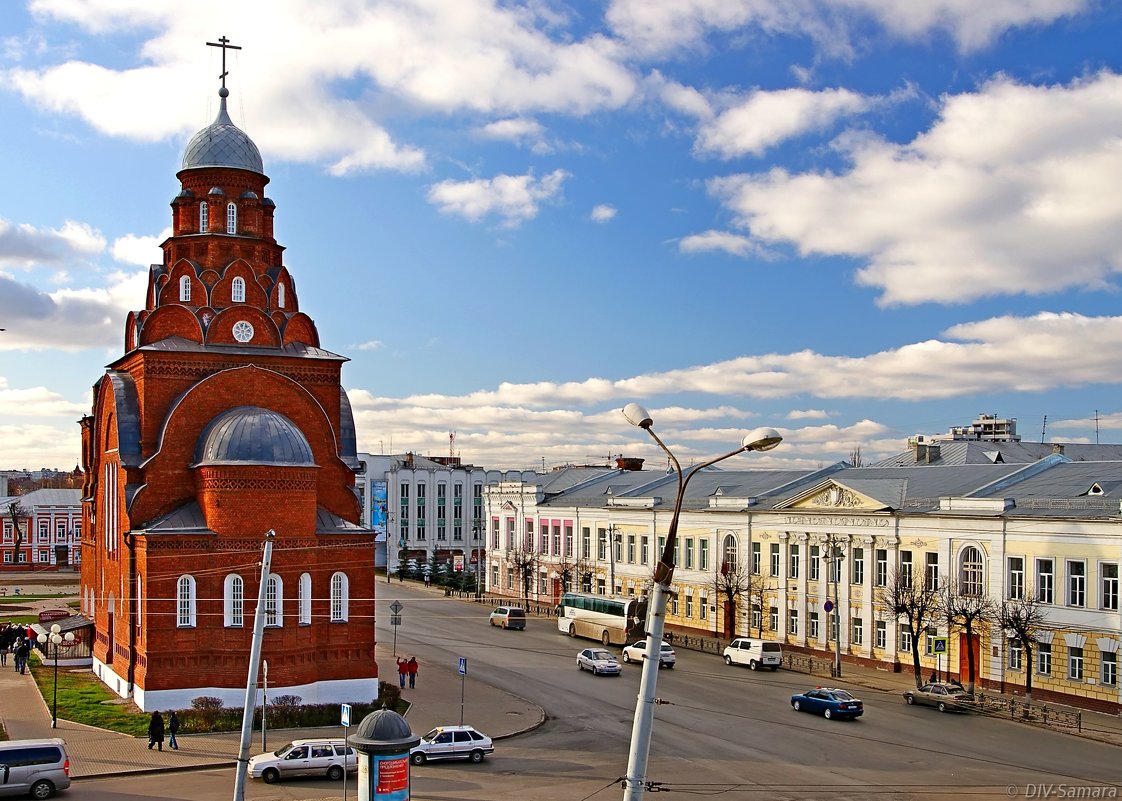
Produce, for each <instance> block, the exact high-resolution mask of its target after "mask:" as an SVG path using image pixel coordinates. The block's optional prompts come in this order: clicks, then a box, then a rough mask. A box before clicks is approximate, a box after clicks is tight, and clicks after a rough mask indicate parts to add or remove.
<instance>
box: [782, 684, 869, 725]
mask: <svg viewBox="0 0 1122 801" xmlns="http://www.w3.org/2000/svg"><path fill="white" fill-rule="evenodd" d="M791 706H792V707H793V708H794V709H795V711H796V712H813V713H814V714H816V715H822V717H824V718H827V719H829V718H859V717H861V715H863V714H865V705H864V704H863V703H861V700H860V699H859V698H854V697H853V696H852V695H850V694H849V693H848V692H846V691H845V690H837V689H831V688H829V687H815V688H814V689H813V690H807V691H806V692H805V693H799V694H798V695H792V696H791Z"/></svg>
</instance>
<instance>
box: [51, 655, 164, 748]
mask: <svg viewBox="0 0 1122 801" xmlns="http://www.w3.org/2000/svg"><path fill="white" fill-rule="evenodd" d="M31 672H32V674H33V675H34V676H35V683H36V684H37V685H39V692H41V693H42V694H43V700H45V701H46V702H47V708H48V709H50V708H51V703H52V701H53V699H54V664H53V663H51V662H48V663H46V664H40V663H38V662H35V661H34V658H33V665H32V669H31ZM113 700H117V701H120V699H119V698H118V697H117V696H116V695H114V694H113V693H111V692H109V688H107V687H106V686H105V685H104V684H102V683H101V682H100V681H98V680H97V677H95V676H94V675H93V673H91V672H90V671H89V670H81V671H78V672H74V673H72V672H70V671H69V670H68V669H66V668H63V667H60V668H59V670H58V716H59V717H60V718H65V719H66V720H72V721H74V722H76V723H85V724H87V725H89V726H98V727H99V728H102V729H111V730H112V731H119V732H123V733H124V734H131V735H134V736H143V735H146V734H147V733H148V718H149V716H147V715H145V714H144V713H142V712H137V711H136V707H134V706H133V705H132V704H129V703H103V702H105V701H113Z"/></svg>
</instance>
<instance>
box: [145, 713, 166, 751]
mask: <svg viewBox="0 0 1122 801" xmlns="http://www.w3.org/2000/svg"><path fill="white" fill-rule="evenodd" d="M152 746H156V747H157V749H158V750H160V751H163V750H164V719H163V718H162V717H160V711H159V710H156V711H155V712H153V713H152V719H151V720H150V721H148V750H149V751H151V750H152Z"/></svg>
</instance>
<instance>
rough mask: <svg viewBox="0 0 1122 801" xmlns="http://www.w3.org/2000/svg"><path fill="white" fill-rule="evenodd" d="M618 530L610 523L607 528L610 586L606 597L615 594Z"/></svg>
mask: <svg viewBox="0 0 1122 801" xmlns="http://www.w3.org/2000/svg"><path fill="white" fill-rule="evenodd" d="M618 533H619V529H618V528H616V524H615V523H612V524H611V525H610V526H608V568H609V574H608V575H609V576H610V581H611V584H610V585H609V587H608V595H609V596H611V595H615V594H616V535H617V534H618Z"/></svg>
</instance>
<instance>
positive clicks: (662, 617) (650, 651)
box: [623, 403, 783, 801]
mask: <svg viewBox="0 0 1122 801" xmlns="http://www.w3.org/2000/svg"><path fill="white" fill-rule="evenodd" d="M623 416H624V417H626V418H627V421H628V422H629V423H631V424H632V425H634V426H638V427H639V428H641V429H643V430H644V431H646V432H647V433H648V434H649V435H650V436H651V439H653V440H654V441H655V442H656V443H657V444H658V447H659V448H661V449H662V451H663V452H664V453H665V454H666V455H667V456H668V457H669V458H670V463H671V464H672V465H674V472H675V473H677V474H678V492H677V494H676V495H675V497H674V511H673V514H672V515H671V517H670V527H669V529H668V530H667V533H666V544H665V546H664V547H663V550H662V555H661V557H660V559H659V563H658V565H657V566H656V567H655V570H654V576H653V579H654V587H653V592H654V598H653V599H652V601H651V603H650V604H649V607H648V608H649V613H648V620H647V647H646V652H645V653H644V655H643V674H642V679H641V681H640V684H639V698H638V700H637V701H636V704H635V721H634V723H633V724H632V728H631V750H630V752H629V754H628V757H627V774H626V776H625V777H624V780H623V782H624V785H623V787H624V790H623V798H624V801H640V799H642V797H643V791H644V789H645V788H646V776H647V757H648V755H649V754H650V750H651V728H652V724H653V722H654V705H655V703H657V699H656V698H655V686H656V684H657V682H658V666H659V649H660V648H661V647H662V632H663V629H664V627H665V623H666V606H667V603H668V601H669V600H670V594H671V590H670V584H671V582H672V581H673V580H674V551H675V549H676V547H677V537H678V517H679V515H680V514H681V512H682V499H683V498H684V496H685V493H686V485H687V484H688V483H689V481H690V479H691V478H693V477H694V476H695V475H697V473H698V471H699V470H702V469H704V468H706V467H709V466H710V465H714V464H716V463H717V462H720V461H723V460H725V459H728V458H731V457H733V456H736V455H737V454H739V453H744V452H745V451H770V450H771V449H772V448H774V447H775V446H776V445H778V444H779V443H780V442H782V441H783V437H781V436H780V435H779V432H778V431H776V430H775V429H774V428H757V429H755V430H754V431H752V432H750V433H749V434H748V435H747V436H746V437H744V440H743V442H742V443H741V445H740V447H739V448H737V449H736V450H734V451H731V452H729V453H726V454H724V455H723V456H718V457H717V458H716V459H711V460H709V461H708V462H704V463H702V464H699V465H697V466H695V467H691V468H690V469H689V470H687V471H685V472H684V473H683V471H682V466H681V465H680V464H679V463H678V459H677V457H676V456H674V454H673V453H671V452H670V449H669V448H667V447H666V445H665V444H663V442H662V440H661V439H659V437H658V435H657V434H656V433H655V432H654V429H653V428H652V426H653V425H654V420H653V419H652V418H651V416H650V415H649V414H648V413H647V410H646V409H644V408H643V407H642V406H640V405H639V404H637V403H629V404H627V405H626V406H624V407H623Z"/></svg>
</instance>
